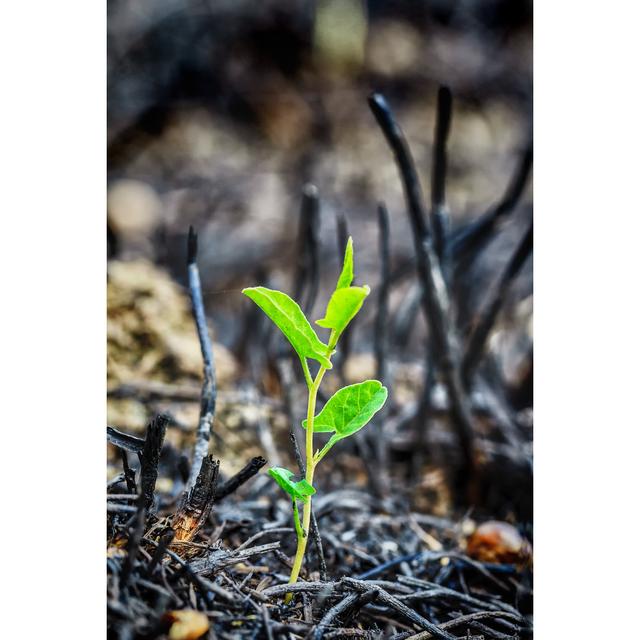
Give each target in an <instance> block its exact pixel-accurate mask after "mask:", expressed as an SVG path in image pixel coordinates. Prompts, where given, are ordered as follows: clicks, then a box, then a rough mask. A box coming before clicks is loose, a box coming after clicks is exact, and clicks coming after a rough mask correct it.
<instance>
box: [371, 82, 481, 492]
mask: <svg viewBox="0 0 640 640" xmlns="http://www.w3.org/2000/svg"><path fill="white" fill-rule="evenodd" d="M369 105H370V107H371V110H372V111H373V113H374V115H375V117H376V119H377V121H378V124H379V125H380V128H381V129H382V131H383V133H384V134H385V137H386V139H387V142H388V143H389V146H390V147H391V149H392V150H393V152H394V154H395V157H396V162H397V164H398V167H399V170H400V175H401V178H402V181H403V185H404V191H405V197H406V199H407V205H408V210H409V214H410V215H409V217H410V220H411V226H412V231H413V238H414V243H415V250H416V257H417V268H418V275H419V276H420V279H421V281H422V286H423V291H424V295H423V297H422V301H423V305H424V313H425V317H426V319H427V321H428V323H429V327H430V332H431V340H430V343H431V345H432V347H433V351H434V355H435V357H436V358H437V362H438V368H439V371H440V373H441V375H442V377H443V380H444V383H445V385H446V387H447V390H448V392H449V398H450V402H451V416H452V418H453V423H454V425H455V427H456V430H457V434H458V438H459V440H460V445H461V449H462V454H463V461H464V465H463V469H462V470H461V473H460V474H459V476H458V482H457V484H458V485H462V484H463V483H464V484H466V485H467V487H470V486H471V479H472V477H473V474H474V469H475V457H474V430H473V420H472V416H471V410H470V408H469V403H468V400H467V397H466V394H465V390H464V387H463V385H462V380H461V377H460V367H459V363H458V345H457V339H456V336H455V334H454V332H453V329H452V328H451V327H450V323H449V319H448V313H449V301H448V296H447V291H446V288H445V284H444V279H443V276H442V272H441V270H440V265H439V262H438V258H437V256H436V254H435V252H434V251H433V247H432V244H431V241H430V239H429V233H428V228H427V223H426V219H425V207H424V201H423V197H422V191H421V189H420V185H419V182H418V176H417V173H416V169H415V165H414V162H413V158H412V157H411V152H410V150H409V147H408V145H407V142H406V140H405V138H404V134H403V133H402V130H401V129H400V126H399V125H398V123H397V122H396V120H395V118H394V116H393V114H392V113H391V110H390V108H389V106H388V104H387V102H386V100H385V99H384V98H383V97H382V96H381V95H380V94H373V95H372V96H371V97H370V98H369Z"/></svg>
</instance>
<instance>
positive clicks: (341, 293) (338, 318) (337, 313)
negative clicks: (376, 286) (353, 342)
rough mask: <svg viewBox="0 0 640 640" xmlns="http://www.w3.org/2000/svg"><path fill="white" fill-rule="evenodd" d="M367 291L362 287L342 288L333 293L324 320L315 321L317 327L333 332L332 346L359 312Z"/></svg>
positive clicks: (365, 286)
mask: <svg viewBox="0 0 640 640" xmlns="http://www.w3.org/2000/svg"><path fill="white" fill-rule="evenodd" d="M369 291H370V289H369V287H368V286H367V285H364V287H343V288H342V289H336V291H334V292H333V295H332V296H331V298H330V299H329V304H328V305H327V311H326V312H325V316H324V318H322V319H321V320H316V324H317V325H319V326H321V327H324V328H325V329H333V330H334V331H335V334H334V339H333V343H332V344H335V343H336V342H337V341H338V338H339V337H340V334H341V333H342V332H343V331H344V330H345V329H346V327H347V325H348V324H349V323H350V322H351V320H353V318H354V316H355V315H356V313H358V311H360V307H362V303H363V302H364V299H365V298H366V297H367V296H368V295H369Z"/></svg>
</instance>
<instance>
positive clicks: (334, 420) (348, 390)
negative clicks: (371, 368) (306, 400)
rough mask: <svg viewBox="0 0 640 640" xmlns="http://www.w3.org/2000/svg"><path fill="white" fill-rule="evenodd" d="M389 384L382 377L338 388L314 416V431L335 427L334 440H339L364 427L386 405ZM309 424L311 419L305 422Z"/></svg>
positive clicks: (328, 430)
mask: <svg viewBox="0 0 640 640" xmlns="http://www.w3.org/2000/svg"><path fill="white" fill-rule="evenodd" d="M386 399H387V388H386V387H383V386H382V383H381V382H378V380H366V381H365V382H360V383H359V384H352V385H349V386H348V387H343V388H342V389H340V390H339V391H336V393H334V394H333V395H332V396H331V398H329V400H328V401H327V403H326V404H325V405H324V407H323V408H322V411H321V412H320V413H319V414H318V415H317V416H316V417H315V418H314V419H313V430H314V432H324V433H330V432H333V431H335V435H334V436H333V437H332V438H331V441H333V442H334V444H335V442H337V441H338V440H341V439H342V438H346V437H348V436H350V435H352V434H354V433H356V431H359V430H360V429H362V427H364V426H365V425H366V424H367V423H368V422H369V421H370V420H371V418H373V416H374V415H375V414H376V413H377V412H378V411H379V410H380V409H381V408H382V406H383V405H384V403H385V401H386ZM302 426H303V427H304V428H305V429H306V428H307V421H306V420H304V421H303V422H302Z"/></svg>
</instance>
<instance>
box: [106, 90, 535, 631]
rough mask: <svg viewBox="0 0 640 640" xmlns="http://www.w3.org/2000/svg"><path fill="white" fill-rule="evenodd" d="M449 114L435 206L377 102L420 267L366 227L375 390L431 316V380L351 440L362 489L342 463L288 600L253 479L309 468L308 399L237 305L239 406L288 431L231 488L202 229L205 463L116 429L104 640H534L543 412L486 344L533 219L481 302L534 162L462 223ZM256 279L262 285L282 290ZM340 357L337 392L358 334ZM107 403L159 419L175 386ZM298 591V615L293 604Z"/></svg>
mask: <svg viewBox="0 0 640 640" xmlns="http://www.w3.org/2000/svg"><path fill="white" fill-rule="evenodd" d="M452 104H453V99H452V94H451V91H450V90H449V89H448V88H447V87H445V86H443V87H441V88H440V89H439V92H438V99H437V117H436V123H435V130H434V144H433V157H432V180H431V201H430V203H429V205H427V202H426V200H425V198H424V195H423V193H422V189H421V186H420V181H419V179H418V172H417V170H416V163H415V159H414V157H413V155H412V150H411V147H410V145H409V143H408V141H407V138H406V137H405V135H404V133H403V130H402V126H401V123H400V122H399V121H398V119H397V118H396V116H395V115H394V112H393V110H392V107H391V106H390V102H389V101H387V99H385V97H384V96H383V95H382V94H380V93H373V94H372V95H371V96H370V97H369V107H370V109H371V112H372V115H373V118H372V126H375V123H376V122H377V125H378V127H379V129H380V135H381V136H384V138H385V139H386V141H387V143H388V147H389V152H390V153H391V154H393V157H394V159H395V162H396V164H397V169H398V179H399V180H400V181H401V182H402V186H403V189H404V196H405V200H406V211H407V214H408V217H409V221H410V228H411V233H412V235H413V255H412V256H411V258H410V259H408V260H406V261H405V265H404V267H403V269H404V274H402V273H400V274H398V273H397V269H396V271H395V272H394V270H393V269H392V266H393V265H392V260H391V253H390V236H391V234H392V233H393V229H392V227H391V225H390V223H389V214H388V211H387V207H386V206H385V204H384V203H380V205H379V207H378V208H377V210H373V211H371V222H370V224H371V225H374V226H377V235H378V245H377V248H376V247H375V246H374V247H371V248H370V249H369V251H371V252H374V251H377V252H378V256H377V257H376V260H377V261H378V264H379V278H380V279H379V282H378V284H377V286H375V287H374V288H373V291H372V296H371V302H370V305H371V306H372V307H373V306H375V307H376V309H375V314H374V315H375V319H374V322H373V328H372V331H371V340H370V349H371V351H372V352H373V353H374V355H375V368H376V371H377V375H378V378H379V379H380V380H381V381H382V382H383V383H387V381H388V380H390V378H391V377H392V375H391V372H392V370H393V369H394V367H395V365H396V363H397V361H398V360H400V359H401V358H402V354H403V353H404V350H405V349H404V347H403V345H406V344H407V342H408V336H407V335H406V334H407V333H408V332H411V331H412V330H413V327H414V324H415V318H416V315H417V314H419V313H422V314H423V317H424V320H425V321H426V325H427V338H426V341H425V342H424V344H423V345H422V349H423V361H424V367H423V371H424V376H423V379H422V380H421V381H420V383H419V387H420V390H419V393H418V394H417V395H418V401H417V402H415V403H413V404H411V403H409V404H407V403H402V402H401V401H400V400H399V399H395V398H394V393H393V385H392V384H391V383H389V384H390V389H391V392H390V395H389V402H388V404H387V406H385V408H384V410H383V411H381V412H380V414H378V415H377V416H376V417H375V419H374V422H373V425H372V427H371V428H370V429H369V430H367V431H363V432H362V433H359V434H358V437H356V438H354V439H353V440H354V443H353V444H352V445H351V447H352V448H351V449H350V450H351V451H355V452H356V457H357V458H358V459H360V460H361V461H362V466H363V469H364V472H365V473H366V482H365V485H366V486H364V487H362V486H361V487H358V486H356V485H354V484H353V483H350V482H349V478H348V475H347V472H348V470H347V472H345V470H344V468H342V469H341V468H340V466H339V465H338V464H337V463H336V469H337V470H336V474H335V477H334V478H333V479H331V478H329V479H328V480H327V481H326V486H325V487H323V491H322V494H321V495H320V496H319V497H318V498H317V499H315V500H314V510H313V517H312V519H311V529H310V537H311V542H312V544H310V545H309V546H308V548H307V552H306V561H305V563H304V567H303V570H302V572H301V575H300V578H301V579H300V581H299V582H298V583H297V584H294V585H287V584H286V582H287V578H288V575H289V572H290V569H291V558H292V554H293V551H294V539H295V536H294V530H293V527H292V526H291V520H290V513H289V511H288V508H289V507H290V505H286V501H284V500H282V499H281V496H279V495H278V494H277V492H276V491H275V490H274V489H273V488H272V486H271V483H270V482H269V481H268V480H267V478H266V477H265V474H260V473H259V472H260V469H261V468H262V467H263V466H264V465H265V464H266V462H267V460H266V459H265V458H267V459H269V463H270V464H277V462H278V461H277V460H273V459H272V457H273V456H274V455H275V456H284V457H289V458H292V459H294V460H295V461H296V462H297V465H298V468H299V470H300V472H302V470H303V460H302V456H301V454H300V449H299V444H298V439H299V438H300V437H301V433H302V431H301V430H300V429H299V428H298V425H299V424H300V420H301V418H302V416H300V415H298V410H297V406H296V394H298V393H300V389H301V388H302V386H303V385H304V381H303V380H302V379H301V376H300V374H299V372H298V371H297V370H296V369H295V368H294V361H293V360H292V356H291V354H290V353H289V352H288V351H287V350H286V349H285V348H284V347H283V344H282V342H281V340H280V338H279V336H276V335H275V334H274V333H273V332H272V331H271V328H270V327H269V326H268V325H266V324H264V323H263V322H262V319H261V318H260V316H258V315H256V313H255V311H254V310H253V309H252V308H249V307H243V309H245V316H244V317H242V318H238V320H237V322H238V323H241V324H242V325H243V326H245V327H247V328H248V329H247V330H246V331H245V333H244V335H245V336H246V341H245V344H243V345H242V348H241V349H240V348H239V349H238V353H239V354H240V357H241V358H242V363H243V366H244V367H245V368H246V371H247V376H246V379H247V380H248V382H247V386H246V388H248V389H249V391H248V392H247V393H246V394H245V395H244V396H243V397H244V398H247V402H254V403H261V402H270V403H272V404H274V403H275V404H276V405H277V406H278V407H279V409H280V410H281V411H282V413H283V414H284V415H286V416H287V420H288V423H289V425H290V429H291V430H290V439H289V440H287V441H285V444H286V446H287V449H290V450H288V451H286V452H285V451H283V450H279V448H278V445H277V444H274V442H277V440H278V438H277V435H274V434H273V433H271V425H270V424H269V423H268V422H265V423H263V424H261V426H260V430H259V437H260V441H261V443H262V444H263V445H264V446H263V449H264V457H253V458H251V457H249V458H248V459H245V460H242V461H241V463H242V465H244V466H242V468H241V470H240V471H239V472H238V473H237V474H236V475H234V476H232V477H223V476H222V473H221V472H220V461H219V460H218V459H217V457H216V439H215V432H216V427H215V425H216V418H215V416H216V408H217V402H216V400H217V394H218V391H217V386H216V367H215V358H214V353H213V349H212V344H211V338H210V335H209V328H208V326H207V319H206V314H205V309H204V303H203V296H202V290H201V284H200V274H199V270H198V263H197V258H198V242H197V235H196V232H195V231H194V230H193V229H190V230H189V234H188V260H187V272H188V290H189V295H190V299H191V303H192V311H193V318H194V325H195V330H196V331H197V335H198V338H199V343H200V347H201V354H202V360H203V385H202V390H201V394H200V399H199V400H200V407H201V409H200V418H199V421H198V424H197V425H194V427H195V428H194V438H193V441H192V442H193V446H192V449H191V450H190V451H188V452H184V453H182V452H180V453H177V452H176V451H175V449H174V448H173V447H169V449H167V445H166V443H165V444H163V443H164V442H165V434H166V432H167V430H168V429H177V428H181V426H180V425H179V424H177V423H176V422H175V421H174V419H173V418H172V416H171V415H169V414H164V413H163V414H159V415H158V416H157V417H155V418H154V419H153V420H152V421H151V422H150V423H149V425H148V428H147V431H146V435H145V437H144V438H140V437H138V436H136V435H134V434H128V433H125V432H124V431H123V430H122V429H121V428H119V426H118V425H114V426H112V427H108V428H107V440H108V442H109V443H110V446H112V447H115V448H116V450H117V451H118V455H119V456H120V460H121V463H122V472H121V473H119V475H117V476H116V477H115V478H113V479H112V480H111V481H110V482H109V483H108V486H107V538H108V560H107V572H108V600H107V606H108V630H109V631H108V632H109V636H110V637H113V638H123V639H132V640H133V639H145V640H146V639H148V640H151V639H153V638H163V637H166V636H167V634H169V633H172V634H173V635H171V636H170V637H184V638H192V637H193V638H196V637H209V638H272V639H275V638H327V639H328V638H347V637H354V638H356V637H361V638H383V637H384V638H394V639H395V640H400V639H403V640H404V639H408V638H411V639H412V640H417V639H418V638H421V639H422V638H442V639H447V640H452V639H453V638H467V639H469V638H475V639H480V638H485V639H487V640H489V639H496V640H506V639H507V638H513V639H515V638H529V637H532V571H531V553H530V546H529V545H528V543H527V542H526V540H525V538H526V537H529V538H530V536H531V521H532V506H531V493H532V486H531V478H532V448H531V428H530V424H529V423H528V422H527V417H526V416H527V415H528V414H527V411H524V412H523V411H522V409H523V408H524V409H526V410H528V409H529V408H530V406H529V405H528V404H527V402H526V396H527V389H526V386H527V385H528V384H530V375H529V373H530V371H529V370H530V369H531V367H532V359H531V358H530V357H528V358H527V359H525V363H524V365H523V366H524V367H525V369H527V370H526V371H525V372H524V373H523V375H522V380H523V382H522V386H521V388H510V387H509V385H508V384H507V383H506V381H505V380H504V379H503V377H502V374H501V370H500V367H499V366H498V364H497V363H496V361H495V358H494V355H493V354H492V351H491V349H490V348H489V338H490V336H491V334H492V331H493V330H494V329H495V326H496V323H497V322H498V321H499V318H500V315H501V312H502V311H503V305H504V304H505V301H506V300H507V299H508V294H509V291H510V288H511V287H512V286H513V284H514V282H515V280H516V278H517V276H518V274H519V273H520V272H521V270H522V269H523V268H524V266H525V265H526V264H528V260H529V258H530V255H531V251H532V244H533V227H532V222H531V220H529V221H528V222H527V223H526V224H525V225H524V229H523V231H522V234H521V239H520V240H519V242H518V243H517V244H516V246H515V247H514V248H513V250H512V254H511V256H510V257H509V258H508V260H507V261H506V264H505V265H504V266H503V267H502V268H500V269H499V270H497V271H496V272H495V273H494V276H493V283H492V285H491V286H489V287H487V288H486V291H484V292H483V295H482V296H481V298H482V303H481V304H480V305H478V306H472V305H470V304H469V303H468V298H469V290H470V288H473V286H474V281H475V280H474V273H475V268H476V265H477V263H478V262H479V261H480V260H481V259H482V258H483V255H484V253H485V252H486V251H487V247H488V246H489V245H490V242H491V241H492V239H493V238H494V237H495V235H496V234H497V233H498V231H499V229H500V228H501V226H502V225H504V223H505V222H506V221H508V220H509V219H510V217H512V216H513V214H514V212H515V211H516V208H517V206H516V205H517V204H518V202H519V200H520V197H521V195H522V193H523V191H524V189H525V187H526V185H527V182H528V179H529V174H530V171H531V164H532V162H531V161H532V153H531V147H530V146H526V148H525V149H524V150H523V152H522V155H521V160H520V162H519V164H518V165H517V166H515V167H514V168H513V178H512V180H511V183H510V184H509V186H508V187H507V189H506V191H505V193H504V196H503V197H502V198H499V199H498V201H497V202H496V203H495V205H493V206H492V207H491V208H490V209H489V210H488V211H486V213H484V214H481V215H479V216H477V217H476V219H474V220H471V221H470V222H468V223H466V224H463V225H461V226H457V227H454V226H453V225H452V222H451V218H450V213H449V209H448V206H447V197H446V194H447V191H446V185H447V140H448V136H449V132H450V129H451V127H452V126H455V122H454V121H453V122H452ZM319 198H320V194H319V193H318V190H317V189H316V188H315V187H313V186H311V185H307V186H306V187H304V189H303V193H302V205H301V208H300V223H299V236H298V242H299V246H298V252H297V255H298V256H299V260H298V262H297V264H296V265H294V266H293V268H292V270H291V273H290V277H291V281H292V282H293V284H294V287H293V288H294V290H295V294H296V298H297V299H298V300H303V301H304V302H303V304H302V306H303V308H304V309H305V311H308V310H310V309H312V308H313V304H314V302H315V299H316V296H317V293H318V288H319V284H318V283H319V262H320V260H319V250H320V239H319V236H318V233H317V229H318V225H319V224H320V208H319ZM347 224H348V223H347V219H346V218H345V217H343V218H341V219H340V220H339V223H338V224H337V233H338V238H337V245H338V249H339V250H340V252H342V251H343V250H344V246H345V244H346V238H347V237H348V233H349V232H348V229H347ZM356 241H357V238H356ZM407 265H408V266H407ZM261 275H262V276H264V277H263V282H264V283H265V284H267V282H268V280H269V278H270V274H269V273H268V272H266V271H265V272H264V273H263V274H261ZM399 282H403V283H405V284H406V283H407V282H410V286H409V288H408V292H409V293H408V294H407V298H409V300H408V303H407V304H403V305H401V306H400V307H398V308H395V309H394V308H391V307H390V303H389V296H390V292H391V291H392V290H393V288H394V286H397V285H398V283H399ZM411 299H412V300H413V302H412V301H411ZM345 342H346V345H345V346H343V348H342V349H341V351H340V352H339V353H338V354H336V358H337V365H336V369H337V371H338V374H339V377H342V378H344V375H345V373H344V365H345V362H346V361H347V359H348V357H349V352H350V348H349V338H348V333H347V334H346V335H345ZM274 381H275V382H274ZM246 388H245V391H246ZM273 389H276V390H278V393H279V397H276V396H277V394H274V393H273ZM112 393H114V394H115V393H120V394H130V395H132V394H133V395H136V394H138V393H140V395H141V396H145V398H146V400H145V401H149V402H154V403H158V402H160V403H161V402H162V399H163V398H166V397H170V396H171V394H176V393H179V389H176V388H173V387H171V385H166V386H165V387H161V386H157V387H154V388H153V389H146V390H145V389H141V390H137V389H136V388H126V389H125V388H122V389H119V390H118V391H117V392H116V391H113V392H112ZM145 394H146V395H145ZM522 398H525V400H524V401H523V400H522ZM191 400H193V398H191ZM320 400H321V401H323V402H324V401H326V397H325V398H320ZM154 406H156V405H154ZM136 460H137V462H136ZM425 468H437V469H439V470H442V472H443V474H444V477H443V480H442V484H443V485H444V486H446V487H447V490H448V491H449V492H450V493H451V496H452V508H451V512H450V513H449V514H448V515H446V516H435V515H432V514H430V513H424V512H420V510H419V509H417V508H416V507H415V505H414V502H413V498H412V493H411V491H412V484H413V485H415V484H417V483H419V482H420V479H421V477H422V474H423V473H424V470H425ZM161 477H166V478H169V479H170V480H171V481H172V487H173V489H172V490H171V491H164V490H163V491H159V490H158V488H157V485H158V480H159V478H161ZM469 509H473V510H474V513H473V515H474V517H476V518H478V519H485V520H488V519H491V518H490V517H489V516H493V517H494V518H500V519H504V518H505V517H506V516H507V515H509V516H510V517H511V519H512V520H513V521H514V524H515V525H516V526H514V527H511V529H509V528H508V526H507V525H506V524H504V523H502V524H501V525H500V524H497V525H496V526H495V527H494V528H493V529H491V527H490V526H489V527H488V528H486V529H484V530H480V529H478V530H477V531H474V530H473V528H471V529H470V525H469V518H468V515H469V511H468V510H469ZM473 536H476V538H473ZM478 536H479V537H478ZM472 539H473V544H471V542H470V541H471V540H472ZM288 592H291V593H293V600H292V601H291V603H290V604H284V601H283V598H284V596H285V594H286V593H288ZM181 610H193V611H197V612H201V613H202V614H203V615H204V618H198V621H199V624H206V626H207V629H206V630H204V631H202V630H201V631H200V632H199V635H197V633H198V631H197V630H196V631H193V633H194V634H196V635H188V634H187V635H182V636H179V635H177V634H178V631H176V630H175V629H174V626H175V625H176V624H177V622H176V617H175V614H169V612H179V611H181ZM194 628H195V629H197V625H196V626H194ZM185 633H186V632H185Z"/></svg>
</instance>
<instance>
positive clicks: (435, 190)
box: [431, 87, 452, 261]
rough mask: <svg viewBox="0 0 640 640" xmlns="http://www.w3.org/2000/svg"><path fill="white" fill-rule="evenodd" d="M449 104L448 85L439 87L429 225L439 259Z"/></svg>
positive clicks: (441, 253)
mask: <svg viewBox="0 0 640 640" xmlns="http://www.w3.org/2000/svg"><path fill="white" fill-rule="evenodd" d="M451 106H452V98H451V90H450V89H449V87H440V89H439V90H438V108H437V111H436V126H435V136H434V137H435V141H434V146H433V166H432V171H431V226H432V228H433V245H434V250H435V252H436V255H437V256H438V259H439V260H440V261H442V260H443V258H444V248H445V238H446V234H447V231H448V225H449V212H448V210H447V204H446V197H445V196H446V194H445V183H446V178H447V139H448V137H449V130H450V129H451V111H452V109H451Z"/></svg>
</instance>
